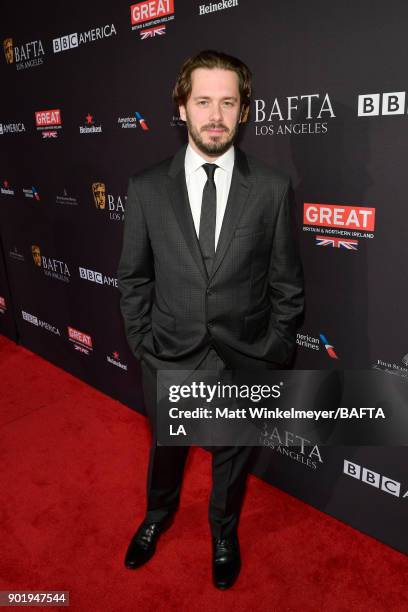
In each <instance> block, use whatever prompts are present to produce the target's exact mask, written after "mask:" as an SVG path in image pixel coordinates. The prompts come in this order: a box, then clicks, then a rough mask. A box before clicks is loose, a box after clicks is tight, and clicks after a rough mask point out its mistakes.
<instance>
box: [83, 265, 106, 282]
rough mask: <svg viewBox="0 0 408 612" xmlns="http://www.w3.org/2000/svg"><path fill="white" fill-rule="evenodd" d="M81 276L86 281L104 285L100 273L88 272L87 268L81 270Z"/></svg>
mask: <svg viewBox="0 0 408 612" xmlns="http://www.w3.org/2000/svg"><path fill="white" fill-rule="evenodd" d="M79 276H80V277H81V278H84V279H85V280H89V281H93V282H94V283H100V284H101V285H103V277H102V274H101V273H100V272H95V271H94V270H87V268H79Z"/></svg>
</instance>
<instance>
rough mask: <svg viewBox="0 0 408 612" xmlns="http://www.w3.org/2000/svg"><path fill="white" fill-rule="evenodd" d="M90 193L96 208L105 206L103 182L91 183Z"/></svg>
mask: <svg viewBox="0 0 408 612" xmlns="http://www.w3.org/2000/svg"><path fill="white" fill-rule="evenodd" d="M92 193H93V197H94V200H95V206H96V208H100V209H104V208H105V199H106V198H105V183H92Z"/></svg>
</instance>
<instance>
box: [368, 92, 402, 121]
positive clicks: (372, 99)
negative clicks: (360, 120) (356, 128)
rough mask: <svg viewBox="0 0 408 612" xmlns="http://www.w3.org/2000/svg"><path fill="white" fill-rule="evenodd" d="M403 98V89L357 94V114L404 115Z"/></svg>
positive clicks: (369, 115)
mask: <svg viewBox="0 0 408 612" xmlns="http://www.w3.org/2000/svg"><path fill="white" fill-rule="evenodd" d="M405 98H406V92H405V91H393V92H389V93H373V94H363V95H360V96H358V116H359V117H375V116H378V115H404V114H405V108H406V104H405Z"/></svg>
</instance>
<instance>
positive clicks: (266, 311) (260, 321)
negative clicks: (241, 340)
mask: <svg viewBox="0 0 408 612" xmlns="http://www.w3.org/2000/svg"><path fill="white" fill-rule="evenodd" d="M270 318H271V305H270V304H269V305H268V306H266V307H265V308H263V309H262V310H258V312H254V313H253V314H250V315H247V316H246V317H245V318H244V334H245V340H246V341H247V342H253V341H254V340H256V339H257V338H258V336H260V335H261V333H262V332H263V331H265V330H266V328H267V327H268V324H269V320H270Z"/></svg>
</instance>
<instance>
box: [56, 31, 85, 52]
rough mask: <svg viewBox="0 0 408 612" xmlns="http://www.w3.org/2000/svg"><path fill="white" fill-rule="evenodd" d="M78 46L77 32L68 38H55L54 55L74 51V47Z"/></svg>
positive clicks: (68, 35)
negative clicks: (69, 50) (68, 50)
mask: <svg viewBox="0 0 408 612" xmlns="http://www.w3.org/2000/svg"><path fill="white" fill-rule="evenodd" d="M78 44H79V43H78V34H77V33H76V32H75V33H74V34H67V36H61V38H54V40H53V41H52V46H53V49H54V53H59V52H60V51H67V49H73V48H74V47H78Z"/></svg>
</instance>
